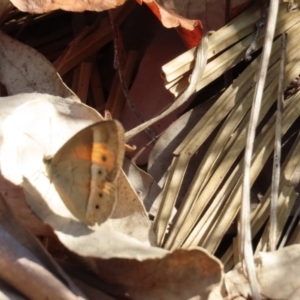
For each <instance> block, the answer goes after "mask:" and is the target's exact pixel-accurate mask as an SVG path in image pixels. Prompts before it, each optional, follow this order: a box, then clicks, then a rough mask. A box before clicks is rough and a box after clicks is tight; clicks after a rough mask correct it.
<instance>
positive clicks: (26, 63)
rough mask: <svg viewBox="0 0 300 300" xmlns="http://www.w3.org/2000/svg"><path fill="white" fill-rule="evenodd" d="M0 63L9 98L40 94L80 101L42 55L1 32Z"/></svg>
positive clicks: (0, 74) (0, 72)
mask: <svg viewBox="0 0 300 300" xmlns="http://www.w3.org/2000/svg"><path fill="white" fill-rule="evenodd" d="M0 59H1V64H0V81H1V83H2V84H3V85H5V87H6V90H7V92H8V94H9V95H15V94H19V93H32V92H39V93H47V94H51V95H54V96H61V97H72V99H73V100H76V101H80V100H79V99H78V97H77V96H76V95H75V94H74V93H73V92H72V91H71V90H70V89H69V88H68V87H67V86H66V85H65V84H64V83H63V81H62V80H61V78H60V76H59V75H58V73H57V72H56V70H55V69H54V67H53V65H52V64H51V63H50V62H49V61H48V60H47V59H46V58H45V57H44V56H43V55H42V54H40V53H39V52H37V51H36V50H34V49H33V48H31V47H29V46H26V45H24V44H22V43H20V42H19V41H17V40H15V39H13V38H11V37H9V36H8V35H6V34H4V33H3V32H1V31H0ZM37 66H38V67H37Z"/></svg>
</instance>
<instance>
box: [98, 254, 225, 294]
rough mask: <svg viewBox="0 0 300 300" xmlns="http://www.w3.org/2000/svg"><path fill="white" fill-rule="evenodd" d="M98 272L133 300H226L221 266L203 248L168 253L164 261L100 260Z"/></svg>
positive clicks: (163, 258) (159, 259)
mask: <svg viewBox="0 0 300 300" xmlns="http://www.w3.org/2000/svg"><path fill="white" fill-rule="evenodd" d="M96 268H97V274H98V275H99V277H101V278H102V279H104V280H105V281H108V282H113V284H114V285H115V288H116V290H118V291H120V293H121V292H124V291H126V292H127V293H128V295H129V296H130V298H131V299H139V300H140V299H141V300H150V299H161V300H164V299H166V300H167V299H174V300H177V299H178V300H182V299H191V298H192V297H196V298H195V299H211V300H213V299H214V300H219V299H223V297H222V296H221V292H220V286H221V283H222V279H223V275H222V274H223V270H222V266H221V263H220V262H219V260H218V259H216V258H215V257H213V256H211V255H210V254H209V253H208V252H207V251H206V250H204V249H200V248H198V249H191V250H183V249H180V250H175V251H174V252H171V253H168V252H165V254H164V255H163V257H161V258H157V259H146V260H144V261H137V260H126V259H110V260H103V259H101V260H100V259H99V260H97V262H96ZM120 269H122V272H120Z"/></svg>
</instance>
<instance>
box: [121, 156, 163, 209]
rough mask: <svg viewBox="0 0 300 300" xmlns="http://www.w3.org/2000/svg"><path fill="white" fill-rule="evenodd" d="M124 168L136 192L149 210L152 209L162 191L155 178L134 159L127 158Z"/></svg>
mask: <svg viewBox="0 0 300 300" xmlns="http://www.w3.org/2000/svg"><path fill="white" fill-rule="evenodd" d="M123 170H124V172H125V174H126V176H127V178H128V180H129V182H130V183H131V185H132V187H133V188H134V190H135V192H136V193H137V195H138V196H139V198H140V199H141V201H142V202H143V203H144V206H145V209H146V210H147V211H149V210H151V207H152V205H153V202H154V200H155V199H156V197H157V196H158V194H159V193H160V191H161V188H160V187H159V186H158V184H157V183H156V182H155V181H154V180H153V178H152V177H151V176H150V175H149V174H148V173H146V172H144V171H143V170H142V169H140V168H139V167H138V166H137V165H135V164H134V163H133V162H132V161H130V160H129V159H127V158H125V160H124V163H123Z"/></svg>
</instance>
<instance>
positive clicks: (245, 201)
mask: <svg viewBox="0 0 300 300" xmlns="http://www.w3.org/2000/svg"><path fill="white" fill-rule="evenodd" d="M278 7H279V0H271V1H270V9H269V15H268V21H267V27H266V34H265V39H264V48H263V52H262V56H261V64H260V69H259V73H258V74H259V77H258V78H259V80H258V82H257V84H256V86H255V92H254V97H253V105H252V109H251V115H250V121H249V127H248V133H247V141H246V148H245V157H244V168H243V174H244V176H243V194H242V205H241V213H240V224H241V230H240V234H241V258H242V261H243V262H244V266H245V269H246V270H245V271H246V273H247V275H248V279H249V283H250V287H251V292H252V298H253V299H255V300H260V299H261V297H260V293H259V285H258V281H257V277H256V273H255V264H254V258H253V248H252V243H251V227H250V167H251V159H252V153H253V143H254V137H255V130H256V126H257V122H258V117H259V113H260V107H261V101H262V96H263V90H264V85H265V80H266V75H267V70H268V65H269V59H270V55H271V50H272V42H273V38H274V32H275V27H276V19H277V14H278Z"/></svg>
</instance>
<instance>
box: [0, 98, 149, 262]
mask: <svg viewBox="0 0 300 300" xmlns="http://www.w3.org/2000/svg"><path fill="white" fill-rule="evenodd" d="M35 95H36V94H35ZM100 120H101V117H100V115H99V114H98V113H97V112H96V111H95V110H93V109H92V108H90V107H88V106H86V105H84V104H82V103H77V102H74V101H72V100H68V99H64V98H60V97H53V96H52V97H51V96H49V95H39V99H38V100H35V101H31V102H27V103H25V104H24V105H22V106H20V107H19V108H17V109H16V110H15V111H14V113H13V114H12V115H11V116H10V117H9V118H7V119H6V121H5V123H4V125H3V136H4V142H3V145H2V152H1V157H0V159H1V166H2V173H3V174H4V176H6V178H7V179H9V180H10V181H11V182H13V183H15V184H20V183H21V182H22V181H23V186H24V187H25V193H26V196H27V201H29V204H30V206H31V207H32V209H33V210H34V211H35V213H36V214H37V215H38V216H39V217H40V218H41V219H42V220H44V222H45V223H47V224H50V225H51V227H52V228H53V229H54V230H55V231H56V233H57V234H58V235H59V233H58V232H64V234H62V235H61V236H60V235H59V237H61V241H62V243H64V244H65V245H66V246H67V247H68V248H70V249H72V250H74V251H75V252H79V253H80V254H82V253H85V250H84V249H83V250H81V249H78V247H77V246H78V241H77V240H76V237H77V238H78V239H82V245H83V248H90V244H91V243H90V242H88V241H89V239H93V238H97V239H99V243H95V247H92V248H93V252H92V253H94V252H95V253H97V254H95V255H96V256H97V255H100V257H101V252H99V251H98V247H99V245H101V244H102V243H101V242H100V241H101V234H102V232H103V231H106V234H108V232H110V231H114V230H116V231H119V232H122V233H123V234H126V235H124V238H123V239H125V237H127V238H129V236H131V237H134V238H135V239H138V240H139V241H141V242H143V243H146V244H147V245H149V244H152V243H154V236H153V233H152V231H151V229H150V227H151V222H150V221H149V220H148V217H147V214H146V212H145V209H144V207H143V205H142V203H141V201H140V200H139V198H138V196H137V195H136V193H135V192H134V190H133V189H132V187H131V186H130V184H129V183H128V181H127V179H126V177H125V176H122V175H121V176H120V177H119V179H118V184H117V185H118V187H119V189H118V204H117V206H116V208H115V211H114V212H113V215H112V216H111V218H110V219H109V221H107V222H106V223H105V226H104V225H103V226H102V227H101V226H100V227H96V228H95V229H89V228H87V227H86V226H85V225H84V224H81V223H79V222H78V221H76V219H75V218H74V217H73V216H72V215H71V213H70V212H69V211H68V210H67V209H66V207H65V205H64V203H63V202H62V201H61V199H60V197H59V196H58V194H57V192H56V190H55V188H54V186H53V185H52V184H51V183H50V181H49V178H48V177H47V176H46V171H45V165H44V163H43V157H44V156H45V155H51V154H53V153H55V152H56V151H57V150H58V149H59V148H60V147H61V145H62V144H64V143H65V142H66V140H68V139H69V138H70V137H71V136H73V135H74V134H75V133H76V132H78V131H79V130H81V129H82V128H84V127H86V126H88V125H90V124H92V123H95V122H97V121H100ZM80 228H81V229H80ZM98 230H99V232H98ZM74 232H76V234H74ZM81 232H82V235H83V237H80V233H81ZM86 232H90V233H92V232H94V233H95V235H96V237H92V236H86ZM68 235H75V236H74V238H75V240H72V239H71V238H69V237H68ZM112 235H113V234H112ZM127 235H128V236H127ZM86 238H87V240H85V239H86ZM116 240H117V239H116ZM70 241H71V242H70ZM69 242H70V243H69ZM92 244H93V245H94V243H92ZM113 244H114V243H107V245H108V247H112V245H113ZM88 251H90V250H88ZM103 251H106V250H105V249H104V250H103ZM107 252H108V253H109V252H110V251H107ZM83 255H84V254H83ZM109 255H113V252H110V254H109ZM91 256H93V255H92V254H91Z"/></svg>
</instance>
